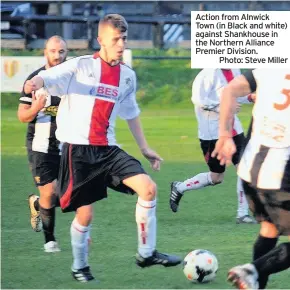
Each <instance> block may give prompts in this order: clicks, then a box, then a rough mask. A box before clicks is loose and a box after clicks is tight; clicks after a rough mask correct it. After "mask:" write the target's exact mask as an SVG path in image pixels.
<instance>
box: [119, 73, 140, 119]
mask: <svg viewBox="0 0 290 290" xmlns="http://www.w3.org/2000/svg"><path fill="white" fill-rule="evenodd" d="M130 80H131V81H130V82H131V84H130V86H129V88H128V90H127V93H126V96H125V98H124V99H123V100H122V101H121V103H120V109H119V113H118V114H119V117H120V118H121V119H123V120H131V119H134V118H136V117H137V116H139V114H140V109H139V106H138V104H137V101H136V89H137V80H136V74H135V73H134V74H133V77H132V79H130Z"/></svg>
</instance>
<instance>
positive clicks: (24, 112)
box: [18, 36, 67, 252]
mask: <svg viewBox="0 0 290 290" xmlns="http://www.w3.org/2000/svg"><path fill="white" fill-rule="evenodd" d="M44 55H45V57H46V61H47V63H46V65H45V66H43V67H41V68H40V69H38V70H36V71H35V72H33V73H32V74H31V75H30V76H29V77H28V78H27V80H30V79H32V78H33V77H34V76H36V75H37V74H38V73H39V72H41V71H46V70H47V69H49V68H51V67H54V66H56V65H58V64H60V63H62V62H64V61H65V60H66V56H67V45H66V42H65V41H64V40H63V39H62V38H61V37H60V36H52V37H51V38H49V39H48V40H47V42H46V44H45V49H44ZM60 100H61V99H60V98H59V97H58V96H57V94H52V95H48V94H47V93H46V92H45V91H44V90H42V91H41V90H40V91H38V92H36V93H34V92H33V93H31V92H25V91H22V93H21V97H20V100H19V101H20V104H19V107H18V118H19V120H20V121H21V122H25V123H28V130H27V136H26V147H27V152H28V160H29V164H30V168H31V171H32V175H33V178H34V181H35V184H36V186H37V187H38V190H39V193H40V198H39V197H38V196H37V195H35V194H32V195H30V196H29V198H28V201H29V207H30V215H31V226H32V228H33V229H34V230H35V231H36V232H39V231H41V229H43V233H44V238H45V244H44V251H45V252H58V251H60V249H59V246H58V244H57V242H56V239H55V236H54V227H55V205H56V195H55V185H56V179H57V176H58V170H59V163H60V148H59V146H60V142H59V141H58V140H57V139H56V137H55V131H56V113H57V110H58V106H59V103H60Z"/></svg>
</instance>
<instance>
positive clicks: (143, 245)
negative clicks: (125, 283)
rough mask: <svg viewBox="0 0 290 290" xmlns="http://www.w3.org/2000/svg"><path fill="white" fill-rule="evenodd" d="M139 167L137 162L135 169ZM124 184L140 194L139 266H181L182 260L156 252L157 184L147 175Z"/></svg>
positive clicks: (139, 175) (138, 217)
mask: <svg viewBox="0 0 290 290" xmlns="http://www.w3.org/2000/svg"><path fill="white" fill-rule="evenodd" d="M138 166H139V165H138V163H137V162H136V165H135V167H136V168H137V167H138ZM137 171H138V170H136V172H137ZM123 184H124V185H126V186H127V187H129V188H131V189H132V190H133V191H134V192H136V193H137V194H138V201H137V204H136V212H135V215H136V223H137V231H138V254H137V255H136V262H137V265H138V266H140V267H149V266H152V265H163V266H165V267H170V266H176V265H178V264H180V263H181V261H182V259H181V258H179V257H177V256H173V255H167V254H162V253H160V252H158V251H157V250H156V194H157V187H156V184H155V183H154V182H153V180H152V179H151V178H150V177H149V176H148V175H147V174H145V173H143V174H137V175H134V176H131V177H128V178H125V179H123Z"/></svg>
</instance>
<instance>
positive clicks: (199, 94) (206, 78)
mask: <svg viewBox="0 0 290 290" xmlns="http://www.w3.org/2000/svg"><path fill="white" fill-rule="evenodd" d="M212 88H213V76H211V75H209V74H207V75H206V74H203V73H202V74H199V75H197V76H196V78H195V79H194V81H193V84H192V95H191V101H192V103H193V104H194V105H196V106H199V107H201V108H202V109H204V110H206V111H215V112H218V110H219V102H218V101H215V100H212V99H211V98H210V94H211V92H212Z"/></svg>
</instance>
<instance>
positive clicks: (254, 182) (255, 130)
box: [212, 69, 290, 289]
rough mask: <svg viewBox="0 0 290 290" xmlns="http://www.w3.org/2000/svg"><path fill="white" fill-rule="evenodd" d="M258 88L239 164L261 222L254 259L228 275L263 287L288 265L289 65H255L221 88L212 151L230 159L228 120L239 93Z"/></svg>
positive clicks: (250, 285) (248, 285) (222, 159)
mask: <svg viewBox="0 0 290 290" xmlns="http://www.w3.org/2000/svg"><path fill="white" fill-rule="evenodd" d="M254 91H257V97H256V100H255V105H254V108H253V118H252V124H251V127H252V132H251V137H250V139H249V141H248V143H247V146H246V148H245V150H244V153H243V156H242V158H241V161H240V163H239V166H238V175H239V176H240V178H241V179H242V181H243V185H244V189H245V194H246V196H247V198H248V201H249V204H250V208H251V210H252V211H253V213H254V215H255V217H256V219H257V220H258V221H259V222H260V224H261V228H260V232H259V235H258V238H257V240H256V242H255V244H254V247H253V261H252V263H249V264H245V265H242V266H237V267H234V268H232V269H231V270H230V271H229V274H228V280H229V281H231V282H232V283H233V284H234V285H235V286H236V287H237V288H238V289H258V288H259V289H264V288H266V286H267V282H268V277H269V276H270V275H271V274H274V273H278V272H281V271H283V270H286V269H287V268H289V267H290V242H287V243H281V244H280V245H278V246H276V244H277V241H278V237H279V236H281V235H283V236H286V235H288V237H289V239H290V70H289V69H279V70H269V69H256V70H254V71H249V72H247V73H245V75H243V76H240V77H238V78H236V79H235V80H233V81H232V82H231V83H230V84H229V85H228V86H227V87H226V88H225V90H224V91H223V93H222V101H221V111H220V130H219V140H218V141H217V143H216V147H215V150H214V152H213V154H212V155H213V156H214V157H217V158H218V159H219V160H220V162H221V164H222V165H224V164H229V163H230V161H231V160H232V156H233V155H234V154H235V152H236V151H237V148H236V145H235V142H234V140H233V137H232V135H231V130H230V125H231V124H232V120H233V119H234V115H233V113H232V112H233V110H234V108H235V102H236V98H238V97H240V96H243V95H245V94H249V93H251V92H254Z"/></svg>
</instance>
